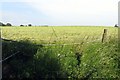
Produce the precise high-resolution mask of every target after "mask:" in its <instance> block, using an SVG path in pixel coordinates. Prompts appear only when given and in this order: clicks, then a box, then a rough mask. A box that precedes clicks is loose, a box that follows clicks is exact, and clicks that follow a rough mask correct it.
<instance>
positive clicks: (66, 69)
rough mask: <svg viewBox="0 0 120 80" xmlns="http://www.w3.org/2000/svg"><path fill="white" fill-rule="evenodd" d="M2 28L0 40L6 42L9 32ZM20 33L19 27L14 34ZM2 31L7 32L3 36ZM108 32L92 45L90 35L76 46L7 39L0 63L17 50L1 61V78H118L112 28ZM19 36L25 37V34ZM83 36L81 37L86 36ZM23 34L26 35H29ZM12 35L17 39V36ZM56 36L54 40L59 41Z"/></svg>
mask: <svg viewBox="0 0 120 80" xmlns="http://www.w3.org/2000/svg"><path fill="white" fill-rule="evenodd" d="M4 29H5V30H3V37H6V38H7V39H9V38H10V35H7V34H8V33H9V31H8V30H7V28H4ZM9 29H11V28H9ZM28 29H29V28H28ZM32 29H33V28H32ZM44 29H46V28H44ZM56 29H57V28H56ZM66 29H67V28H66ZM68 29H69V28H68ZM96 29H98V28H96ZM102 29H103V28H102ZM102 29H100V30H102ZM11 30H12V29H11ZM15 30H17V29H15ZM22 30H23V29H22V28H21V30H20V29H18V32H19V31H20V32H21V33H20V34H22ZM82 30H83V29H82V28H81V30H79V31H81V32H82ZM4 31H5V32H7V33H5V32H4ZM13 31H14V30H13ZM23 31H24V30H23ZM37 31H38V30H37ZM55 31H56V32H55V33H53V34H52V35H55V34H56V35H57V36H58V37H59V35H60V34H58V33H57V30H55ZM59 31H60V30H59ZM61 31H62V30H61ZM61 31H60V32H61ZM73 31H74V30H73ZM75 31H76V30H75ZM84 31H85V30H84ZM109 31H111V32H109V34H108V35H109V36H108V40H107V41H106V42H104V43H102V42H101V41H93V42H92V41H91V38H90V37H91V36H90V35H89V38H87V37H86V38H85V37H84V38H83V39H80V38H78V39H80V40H82V41H80V43H79V44H73V43H71V44H67V43H66V44H62V43H65V42H56V43H54V45H52V44H51V45H46V44H45V45H43V44H40V43H42V42H39V43H37V42H35V41H32V40H31V39H30V40H26V39H27V38H26V39H24V40H18V39H20V38H19V37H16V39H15V40H16V41H13V40H12V39H14V37H11V38H10V39H11V40H5V39H4V40H3V43H2V44H3V60H4V59H5V58H6V57H7V56H9V55H11V54H13V53H15V52H17V51H19V53H18V54H16V55H14V56H13V57H10V58H9V59H7V60H5V61H3V78H7V79H8V78H19V79H23V78H31V79H35V80H39V79H49V78H52V79H58V78H71V79H76V80H78V79H82V80H84V79H85V80H92V79H93V78H104V79H113V78H115V79H119V76H120V63H119V62H120V55H119V53H118V51H119V48H118V38H117V33H115V32H114V28H112V29H111V28H110V29H109ZM16 32H17V31H15V33H12V34H14V35H15V34H16ZM63 32H64V31H63ZM68 32H69V31H68ZM91 32H92V31H91ZM112 32H114V33H112ZM23 33H24V34H25V32H23ZM27 33H29V32H26V34H27ZM39 33H41V34H42V35H43V33H42V31H41V32H39ZM73 33H74V35H73ZM77 33H78V32H76V33H75V32H71V33H70V32H69V33H66V34H64V36H67V35H69V36H70V35H73V36H75V35H76V34H77ZM85 33H86V32H85ZM85 33H84V35H87V34H88V33H86V34H85ZM33 34H35V33H33ZM36 34H37V32H36ZM79 34H80V33H79ZM91 34H92V33H91ZM97 34H99V33H97ZM111 34H112V35H111ZM27 35H28V36H29V34H27ZM27 35H23V36H27ZM47 35H49V34H47ZM77 35H78V34H77ZM15 36H19V34H18V35H15ZM31 36H32V35H31ZM69 36H68V37H69ZM92 36H97V35H92ZM98 36H99V35H98ZM58 37H57V40H59V39H58ZM78 37H79V36H78ZM82 37H83V36H82ZM21 38H22V37H21ZM38 38H39V36H38ZM94 38H96V37H94ZM39 39H40V38H39ZM55 39H56V38H54V40H55ZM71 39H74V42H76V43H77V41H78V40H76V38H75V37H74V38H71ZM89 40H90V41H89ZM92 40H93V39H92ZM69 41H70V40H69ZM88 41H89V42H88ZM70 42H71V41H70ZM44 43H47V42H44ZM68 43H69V42H68Z"/></svg>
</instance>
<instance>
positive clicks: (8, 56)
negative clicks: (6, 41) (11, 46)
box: [0, 51, 19, 63]
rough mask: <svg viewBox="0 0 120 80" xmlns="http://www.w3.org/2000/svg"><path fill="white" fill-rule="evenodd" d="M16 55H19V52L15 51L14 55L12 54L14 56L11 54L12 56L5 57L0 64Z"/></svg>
mask: <svg viewBox="0 0 120 80" xmlns="http://www.w3.org/2000/svg"><path fill="white" fill-rule="evenodd" d="M18 53H19V51H17V52H16V53H14V54H12V55H10V56H8V57H6V58H5V59H3V60H1V61H0V63H1V62H3V61H6V60H7V59H9V58H11V57H13V56H14V55H16V54H18Z"/></svg>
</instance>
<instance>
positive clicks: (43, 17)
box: [0, 0, 119, 26]
mask: <svg viewBox="0 0 120 80" xmlns="http://www.w3.org/2000/svg"><path fill="white" fill-rule="evenodd" d="M118 1H119V0H31V1H29V0H24V1H22V0H21V1H20V0H9V1H8V0H4V1H1V2H0V3H1V11H0V12H1V13H2V15H0V16H1V19H0V21H1V22H4V23H7V22H10V23H12V24H13V25H20V24H26V25H27V24H29V23H31V24H33V25H95V26H102V25H103V26H114V25H115V24H116V23H118V11H117V10H118V9H117V8H118Z"/></svg>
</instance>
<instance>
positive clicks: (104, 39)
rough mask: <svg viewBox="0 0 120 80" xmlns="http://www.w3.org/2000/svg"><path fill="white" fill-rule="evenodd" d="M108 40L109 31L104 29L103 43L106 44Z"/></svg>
mask: <svg viewBox="0 0 120 80" xmlns="http://www.w3.org/2000/svg"><path fill="white" fill-rule="evenodd" d="M106 39H107V29H104V32H103V36H102V43H103V42H105V41H106Z"/></svg>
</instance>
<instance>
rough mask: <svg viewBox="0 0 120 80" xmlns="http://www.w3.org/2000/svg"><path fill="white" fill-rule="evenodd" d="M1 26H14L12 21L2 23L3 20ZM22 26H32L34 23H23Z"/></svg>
mask: <svg viewBox="0 0 120 80" xmlns="http://www.w3.org/2000/svg"><path fill="white" fill-rule="evenodd" d="M0 26H12V24H11V23H6V24H5V23H2V22H0ZM20 26H32V24H28V25H23V24H21V25H20Z"/></svg>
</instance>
